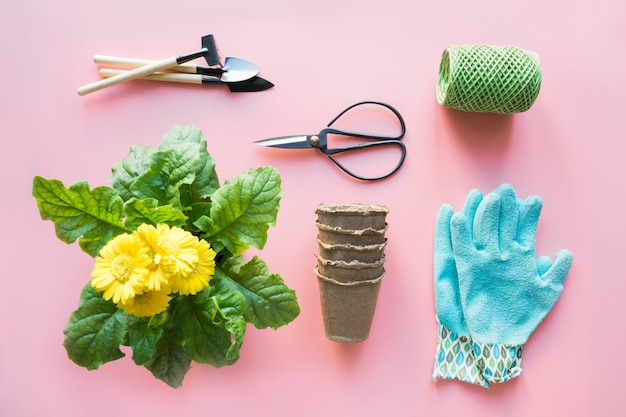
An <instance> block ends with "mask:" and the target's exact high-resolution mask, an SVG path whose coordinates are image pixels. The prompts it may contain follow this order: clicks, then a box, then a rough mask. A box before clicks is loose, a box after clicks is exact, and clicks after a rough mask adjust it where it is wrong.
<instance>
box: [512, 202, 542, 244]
mask: <svg viewBox="0 0 626 417" xmlns="http://www.w3.org/2000/svg"><path fill="white" fill-rule="evenodd" d="M542 207H543V200H541V197H539V196H536V195H531V196H530V197H528V198H526V200H524V201H522V202H521V204H520V207H519V223H518V228H517V242H518V243H519V244H520V245H521V246H522V247H524V248H533V247H534V246H535V238H536V234H537V223H538V222H539V215H540V214H541V208H542Z"/></svg>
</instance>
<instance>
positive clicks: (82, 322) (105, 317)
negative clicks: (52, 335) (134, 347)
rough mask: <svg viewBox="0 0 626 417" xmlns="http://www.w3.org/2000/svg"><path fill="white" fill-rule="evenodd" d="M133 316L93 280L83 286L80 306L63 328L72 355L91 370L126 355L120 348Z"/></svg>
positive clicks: (67, 347)
mask: <svg viewBox="0 0 626 417" xmlns="http://www.w3.org/2000/svg"><path fill="white" fill-rule="evenodd" d="M128 323H129V318H128V316H126V315H125V314H124V312H123V310H120V309H118V308H117V307H116V306H115V304H113V302H111V301H107V300H105V299H103V298H101V297H100V296H99V294H98V293H97V292H96V290H95V289H93V288H92V287H91V283H89V284H87V285H86V286H85V287H84V288H83V292H82V293H81V300H80V306H79V307H78V309H77V310H76V311H74V312H73V313H72V314H71V315H70V319H69V321H68V323H67V325H66V326H65V329H64V330H63V333H64V334H65V339H64V341H63V346H65V349H66V351H67V354H68V357H69V358H70V359H71V360H72V361H73V362H74V363H76V364H77V365H80V366H83V367H85V368H87V369H89V370H92V369H98V368H99V367H100V366H101V365H102V364H104V363H106V362H110V361H114V360H116V359H119V358H121V357H123V356H124V353H123V352H122V351H121V350H120V349H119V346H120V344H122V342H123V340H124V337H125V335H126V332H127V329H128Z"/></svg>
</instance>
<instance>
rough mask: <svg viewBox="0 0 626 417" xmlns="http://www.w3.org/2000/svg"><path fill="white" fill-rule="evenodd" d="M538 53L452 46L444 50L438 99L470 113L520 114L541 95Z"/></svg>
mask: <svg viewBox="0 0 626 417" xmlns="http://www.w3.org/2000/svg"><path fill="white" fill-rule="evenodd" d="M540 87H541V67H540V66H539V55H537V54H536V53H535V52H531V51H525V50H523V49H519V48H516V47H514V46H488V45H452V46H449V47H448V48H446V50H445V51H443V54H442V56H441V63H440V65H439V79H438V81H437V101H438V102H439V104H441V105H442V106H444V107H450V108H453V109H458V110H464V111H469V112H491V113H503V114H508V113H519V112H523V111H526V110H528V109H529V108H530V107H531V106H532V105H533V103H534V102H535V99H536V98H537V96H538V95H539V88H540Z"/></svg>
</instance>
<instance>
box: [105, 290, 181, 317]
mask: <svg viewBox="0 0 626 417" xmlns="http://www.w3.org/2000/svg"><path fill="white" fill-rule="evenodd" d="M171 299H172V297H170V296H169V295H168V291H167V290H165V291H146V292H144V293H143V294H136V295H135V296H134V297H133V298H131V299H129V300H127V302H125V303H118V304H117V307H118V308H123V309H124V313H125V314H134V315H135V316H137V317H150V316H154V315H155V314H159V313H161V312H163V311H165V310H166V309H167V306H168V305H169V302H170V300H171Z"/></svg>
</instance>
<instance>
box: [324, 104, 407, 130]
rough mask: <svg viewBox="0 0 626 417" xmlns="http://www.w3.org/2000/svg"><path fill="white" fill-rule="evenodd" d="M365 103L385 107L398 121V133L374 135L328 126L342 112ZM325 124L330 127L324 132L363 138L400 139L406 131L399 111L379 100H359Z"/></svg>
mask: <svg viewBox="0 0 626 417" xmlns="http://www.w3.org/2000/svg"><path fill="white" fill-rule="evenodd" d="M365 104H373V105H376V106H382V107H385V108H387V109H389V110H390V111H391V112H392V113H393V114H394V115H395V116H396V118H397V119H398V121H399V122H400V133H399V134H397V135H395V136H386V135H374V134H369V133H358V132H349V131H345V130H341V129H334V128H330V127H331V126H332V125H333V124H334V123H335V122H336V121H337V120H339V119H340V118H341V116H343V115H344V114H346V113H347V112H349V111H350V110H352V109H353V108H355V107H357V106H362V105H365ZM326 126H327V127H328V128H330V129H324V130H325V131H326V133H336V134H341V135H346V136H353V137H358V138H364V139H379V140H381V139H382V140H400V139H401V138H402V137H403V136H404V134H405V133H406V123H405V122H404V118H403V117H402V115H401V114H400V112H399V111H398V110H396V109H395V108H394V107H393V106H391V105H389V104H387V103H383V102H381V101H361V102H358V103H355V104H353V105H351V106H349V107H347V108H345V109H344V110H343V111H342V112H341V113H339V114H338V115H337V116H335V118H334V119H333V120H331V121H330V122H328V124H327V125H326Z"/></svg>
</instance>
